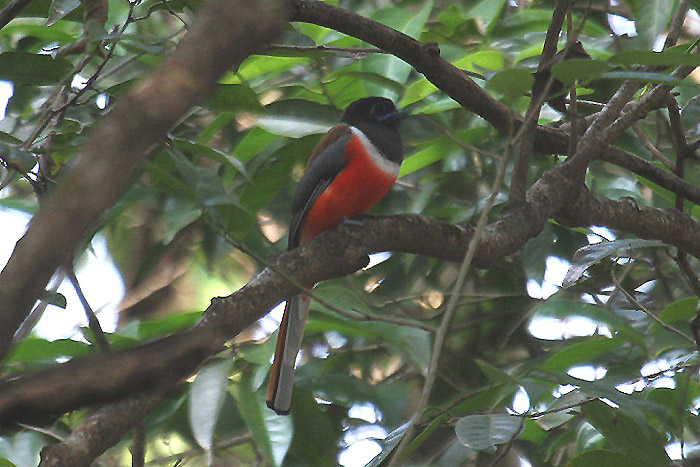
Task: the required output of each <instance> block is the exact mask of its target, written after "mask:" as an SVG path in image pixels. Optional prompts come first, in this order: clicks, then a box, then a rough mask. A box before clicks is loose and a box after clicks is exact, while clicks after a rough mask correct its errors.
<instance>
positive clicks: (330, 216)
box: [267, 97, 407, 414]
mask: <svg viewBox="0 0 700 467" xmlns="http://www.w3.org/2000/svg"><path fill="white" fill-rule="evenodd" d="M406 116H407V114H406V112H404V111H403V110H401V109H397V108H396V107H395V106H394V103H393V102H392V101H390V100H389V99H386V98H383V97H365V98H362V99H359V100H356V101H354V102H352V103H351V104H350V105H348V106H347V108H346V109H345V111H344V112H343V116H342V118H341V119H340V123H338V124H337V125H335V126H334V127H333V128H331V129H330V130H329V131H328V133H326V135H325V136H324V137H323V138H322V139H321V140H320V141H319V142H318V144H317V145H316V147H315V148H314V150H313V152H312V154H311V157H310V158H309V163H308V165H307V169H306V172H305V173H304V175H303V177H302V178H301V180H300V181H299V184H298V185H297V188H296V191H295V193H294V196H293V198H292V221H291V224H290V226H289V249H290V250H292V249H294V248H296V247H298V246H300V245H303V244H304V243H306V242H308V241H310V240H312V239H313V238H315V237H316V236H317V235H319V234H321V233H322V232H325V231H326V230H330V229H334V228H336V227H337V226H339V225H340V224H341V223H342V222H343V221H344V220H345V219H352V218H353V217H356V216H358V215H360V214H364V213H365V212H367V211H368V210H369V209H370V208H371V207H372V206H374V205H375V204H376V203H377V201H379V200H380V199H381V198H382V197H383V196H384V195H385V194H386V193H387V192H388V191H389V189H390V188H391V186H392V185H393V184H394V181H396V177H397V176H398V174H399V168H400V167H401V161H402V160H403V148H402V146H401V138H400V137H399V132H398V128H399V124H400V123H401V121H402V120H403V119H404V118H405V117H406ZM309 302H310V298H309V297H307V296H304V295H295V296H293V297H290V298H289V299H288V300H287V303H286V306H285V308H284V316H283V318H282V323H281V324H280V332H279V336H278V337H277V347H276V349H275V358H274V361H273V363H272V368H271V370H270V380H269V383H268V387H267V406H268V407H270V408H271V409H272V410H274V411H275V412H277V413H278V414H288V413H289V409H290V406H291V400H292V384H293V379H294V364H295V361H296V357H297V353H298V352H299V348H300V346H301V338H302V335H303V333H304V325H305V323H306V317H307V316H308V312H309Z"/></svg>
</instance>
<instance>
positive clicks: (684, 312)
mask: <svg viewBox="0 0 700 467" xmlns="http://www.w3.org/2000/svg"><path fill="white" fill-rule="evenodd" d="M697 306H698V299H697V297H689V298H681V299H680V300H676V301H675V302H671V303H670V304H668V305H666V307H664V309H663V310H661V311H660V312H659V313H658V314H657V315H656V316H657V317H658V318H659V319H660V320H661V321H663V322H664V323H667V324H668V323H677V322H684V323H687V322H688V321H690V320H691V319H692V318H693V317H694V316H695V314H696V310H697ZM659 329H661V325H659V324H658V323H657V322H656V321H655V322H654V323H653V324H652V332H654V331H658V330H659Z"/></svg>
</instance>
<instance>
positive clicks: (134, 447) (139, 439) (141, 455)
mask: <svg viewBox="0 0 700 467" xmlns="http://www.w3.org/2000/svg"><path fill="white" fill-rule="evenodd" d="M145 462H146V429H145V427H144V425H143V420H141V421H139V422H138V423H137V424H136V426H135V427H134V442H133V443H132V444H131V467H143V466H144V463H145Z"/></svg>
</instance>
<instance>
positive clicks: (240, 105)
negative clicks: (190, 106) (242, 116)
mask: <svg viewBox="0 0 700 467" xmlns="http://www.w3.org/2000/svg"><path fill="white" fill-rule="evenodd" d="M202 107H205V108H207V109H209V110H218V111H220V112H231V113H236V112H253V113H256V112H261V111H262V109H263V107H262V105H260V101H259V100H258V96H257V94H255V91H253V90H252V89H251V88H250V86H247V85H245V84H219V85H217V87H216V89H215V90H214V92H213V93H212V95H211V96H209V98H208V99H207V100H206V102H205V103H204V104H202Z"/></svg>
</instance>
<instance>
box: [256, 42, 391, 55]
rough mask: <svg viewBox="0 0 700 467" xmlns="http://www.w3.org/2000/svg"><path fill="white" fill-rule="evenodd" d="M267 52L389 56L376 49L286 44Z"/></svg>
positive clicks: (276, 45)
mask: <svg viewBox="0 0 700 467" xmlns="http://www.w3.org/2000/svg"><path fill="white" fill-rule="evenodd" d="M263 50H265V51H272V50H293V51H295V52H343V53H349V54H351V55H369V54H388V53H390V52H387V51H386V50H382V49H378V48H376V47H335V46H331V45H286V44H270V46H269V47H265V49H263Z"/></svg>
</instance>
